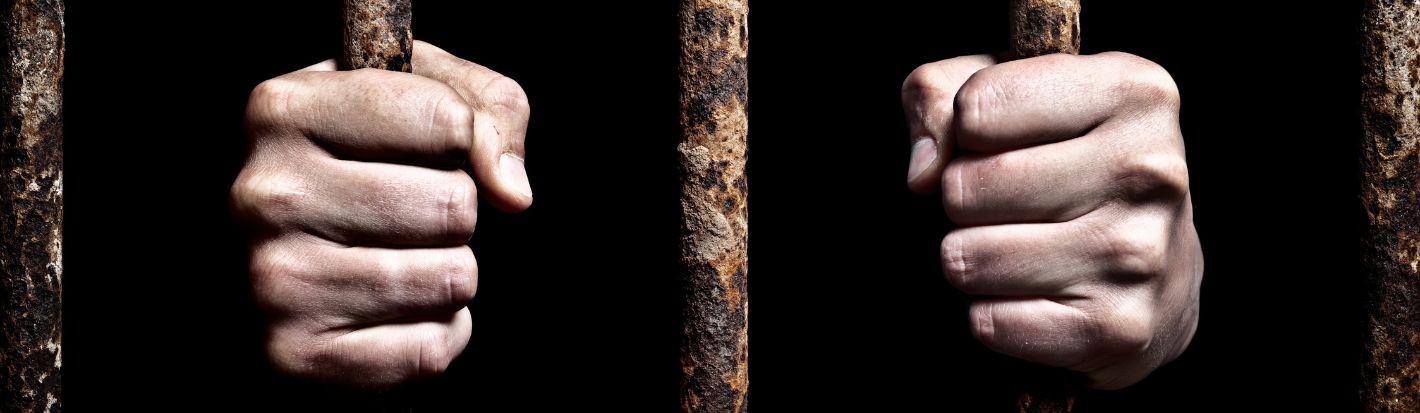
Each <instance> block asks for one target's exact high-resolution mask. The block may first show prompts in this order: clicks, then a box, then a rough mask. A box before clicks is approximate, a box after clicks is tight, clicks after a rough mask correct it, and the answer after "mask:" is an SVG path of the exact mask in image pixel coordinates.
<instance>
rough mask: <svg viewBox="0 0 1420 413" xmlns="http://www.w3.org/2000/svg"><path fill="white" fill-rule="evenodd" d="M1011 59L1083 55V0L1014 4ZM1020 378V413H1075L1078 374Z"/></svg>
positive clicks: (1036, 372)
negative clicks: (1081, 20)
mask: <svg viewBox="0 0 1420 413" xmlns="http://www.w3.org/2000/svg"><path fill="white" fill-rule="evenodd" d="M1010 15H1011V22H1010V33H1011V50H1010V53H1009V55H1008V57H1009V58H1011V59H1027V58H1031V57H1036V56H1042V55H1047V54H1051V53H1069V54H1078V53H1080V2H1079V0H1011V9H1010ZM1027 370H1033V371H1023V372H1022V374H1021V375H1020V383H1019V384H1020V387H1019V394H1020V395H1019V396H1018V397H1017V399H1016V410H1017V411H1019V412H1020V413H1057V412H1071V411H1074V409H1075V396H1076V394H1077V393H1078V388H1079V387H1080V383H1081V382H1083V379H1082V378H1081V377H1079V375H1078V374H1076V373H1073V372H1066V371H1062V370H1059V369H1049V368H1045V367H1038V368H1034V369H1027Z"/></svg>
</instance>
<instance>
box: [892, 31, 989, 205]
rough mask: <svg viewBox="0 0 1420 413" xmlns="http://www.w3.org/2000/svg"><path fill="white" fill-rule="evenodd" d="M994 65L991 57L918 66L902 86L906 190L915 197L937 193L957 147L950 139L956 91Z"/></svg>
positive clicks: (959, 58)
mask: <svg viewBox="0 0 1420 413" xmlns="http://www.w3.org/2000/svg"><path fill="white" fill-rule="evenodd" d="M995 63H996V59H995V58H993V57H991V56H990V55H974V56H962V57H956V58H952V59H947V60H943V61H939V62H933V63H928V64H925V65H922V66H919V67H918V68H917V69H916V70H913V71H912V74H910V75H908V76H907V80H906V81H903V83H902V110H903V112H905V113H906V114H907V127H908V133H909V135H908V137H909V138H910V139H911V140H912V152H911V156H910V158H909V159H908V165H907V186H908V188H911V189H912V190H913V191H914V192H917V193H922V194H926V193H932V192H936V191H937V189H938V188H939V187H941V178H942V170H943V169H945V168H946V166H947V161H950V160H951V156H952V149H953V147H954V146H955V145H956V143H955V141H954V140H953V139H951V136H950V133H951V124H952V117H953V106H954V105H953V104H954V102H955V101H956V94H957V90H958V89H961V85H962V84H963V83H966V80H967V79H968V78H970V77H971V75H972V74H974V73H976V71H978V70H981V69H982V68H985V67H987V66H990V65H992V64H995Z"/></svg>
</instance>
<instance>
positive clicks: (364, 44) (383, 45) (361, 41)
mask: <svg viewBox="0 0 1420 413" xmlns="http://www.w3.org/2000/svg"><path fill="white" fill-rule="evenodd" d="M410 1H411V0H345V36H344V44H343V46H342V48H341V54H340V68H341V70H351V69H363V68H374V69H383V70H393V71H398V72H409V71H410V69H411V67H410V51H411V50H412V48H413V47H414V33H413V32H411V31H410V22H411V21H412V20H413V18H412V15H411V14H410V8H409V3H410Z"/></svg>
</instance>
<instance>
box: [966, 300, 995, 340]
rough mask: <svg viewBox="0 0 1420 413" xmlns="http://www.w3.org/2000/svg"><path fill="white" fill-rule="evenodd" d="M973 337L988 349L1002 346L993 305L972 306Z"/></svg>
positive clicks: (979, 304)
mask: <svg viewBox="0 0 1420 413" xmlns="http://www.w3.org/2000/svg"><path fill="white" fill-rule="evenodd" d="M970 313H971V335H972V337H975V338H976V341H978V342H981V344H983V345H986V346H987V347H996V346H998V345H1000V343H999V341H1000V338H999V336H998V335H997V332H996V320H995V318H994V317H995V314H994V313H993V311H992V308H991V304H989V303H982V302H977V303H973V304H972V305H971V310H970Z"/></svg>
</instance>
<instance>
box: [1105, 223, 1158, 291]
mask: <svg viewBox="0 0 1420 413" xmlns="http://www.w3.org/2000/svg"><path fill="white" fill-rule="evenodd" d="M1166 238H1167V231H1164V230H1162V229H1158V228H1154V227H1153V226H1152V225H1149V224H1143V223H1137V224H1131V225H1116V226H1115V227H1114V229H1112V230H1110V232H1109V235H1108V236H1107V237H1106V246H1105V254H1106V255H1107V256H1108V257H1109V260H1110V262H1112V264H1113V266H1114V272H1115V273H1116V274H1115V275H1117V276H1121V277H1124V278H1125V279H1126V280H1147V279H1152V278H1154V277H1157V276H1159V275H1160V274H1161V273H1162V272H1163V270H1164V267H1165V264H1166V262H1167V260H1166V257H1167V249H1168V245H1167V242H1166V241H1167V240H1166Z"/></svg>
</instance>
